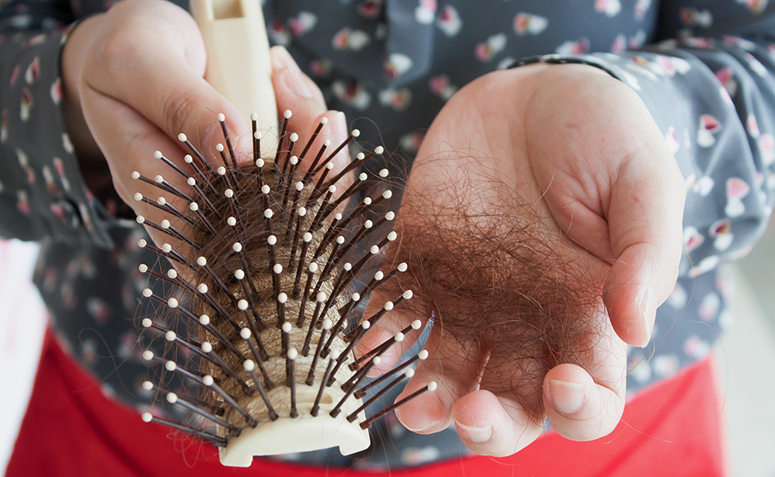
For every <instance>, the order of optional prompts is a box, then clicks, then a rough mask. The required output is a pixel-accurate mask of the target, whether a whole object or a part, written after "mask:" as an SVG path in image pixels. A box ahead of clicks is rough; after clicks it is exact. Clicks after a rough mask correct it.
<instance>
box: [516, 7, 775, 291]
mask: <svg viewBox="0 0 775 477" xmlns="http://www.w3.org/2000/svg"><path fill="white" fill-rule="evenodd" d="M767 3H768V2H766V1H748V2H743V1H737V2H730V1H726V0H710V1H709V0H674V1H669V0H666V1H663V2H662V4H661V7H660V8H661V11H660V36H661V37H662V38H671V39H668V40H664V41H661V42H659V43H656V44H654V45H648V46H645V47H642V48H639V49H637V50H627V51H624V52H621V53H592V54H584V55H569V56H561V55H548V56H543V57H541V58H540V59H527V60H525V61H522V62H520V63H529V62H534V61H543V62H548V63H564V62H582V63H587V64H590V65H593V66H597V67H600V68H603V69H605V70H606V71H608V72H609V73H610V74H611V75H612V76H614V77H616V78H618V79H620V80H622V81H624V82H625V83H627V84H628V85H630V86H631V87H632V88H633V89H634V90H635V91H637V92H638V94H639V95H640V97H641V98H642V100H643V101H644V102H645V104H646V105H647V107H648V108H649V111H650V112H651V114H652V116H653V117H654V119H655V120H656V122H657V124H658V125H659V127H660V128H661V130H662V132H663V133H664V135H665V138H666V140H667V142H668V144H669V146H670V148H671V150H672V152H673V155H674V156H675V158H676V160H677V162H678V164H679V166H680V168H681V172H682V173H683V175H684V178H685V179H686V187H687V197H686V208H685V213H684V231H683V234H684V236H683V240H684V245H685V253H684V257H683V259H682V263H681V269H680V273H681V276H684V277H696V276H698V275H700V274H702V273H705V272H707V271H709V270H711V269H713V268H715V267H716V266H717V265H718V263H719V262H720V261H721V260H723V259H734V258H738V257H741V256H743V255H745V254H746V253H747V252H748V251H750V249H751V248H752V246H753V244H754V243H755V241H756V240H757V239H758V238H759V237H760V236H761V235H762V233H763V232H764V230H765V229H766V226H767V222H768V220H769V217H770V216H771V214H772V208H773V202H775V2H772V3H771V4H770V5H767Z"/></svg>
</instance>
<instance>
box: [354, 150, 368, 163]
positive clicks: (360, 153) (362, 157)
mask: <svg viewBox="0 0 775 477" xmlns="http://www.w3.org/2000/svg"><path fill="white" fill-rule="evenodd" d="M355 158H356V159H358V160H359V161H362V160H364V159H366V154H364V153H362V152H359V153H358V154H356V155H355Z"/></svg>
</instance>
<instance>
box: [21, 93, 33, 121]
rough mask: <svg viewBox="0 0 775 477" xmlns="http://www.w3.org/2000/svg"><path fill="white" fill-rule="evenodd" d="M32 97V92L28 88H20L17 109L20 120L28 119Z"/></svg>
mask: <svg viewBox="0 0 775 477" xmlns="http://www.w3.org/2000/svg"><path fill="white" fill-rule="evenodd" d="M32 105H33V99H32V92H30V90H29V89H27V88H23V89H22V100H21V107H20V109H19V117H20V118H21V120H22V121H27V120H28V119H30V109H32Z"/></svg>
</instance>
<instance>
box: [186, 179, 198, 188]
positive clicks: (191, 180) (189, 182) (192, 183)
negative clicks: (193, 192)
mask: <svg viewBox="0 0 775 477" xmlns="http://www.w3.org/2000/svg"><path fill="white" fill-rule="evenodd" d="M186 184H188V185H190V186H191V187H194V186H195V185H196V180H194V178H193V177H189V178H188V179H186Z"/></svg>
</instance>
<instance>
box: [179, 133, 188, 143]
mask: <svg viewBox="0 0 775 477" xmlns="http://www.w3.org/2000/svg"><path fill="white" fill-rule="evenodd" d="M187 140H188V138H187V137H186V135H185V134H183V133H180V134H178V141H180V142H186V141H187Z"/></svg>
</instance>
